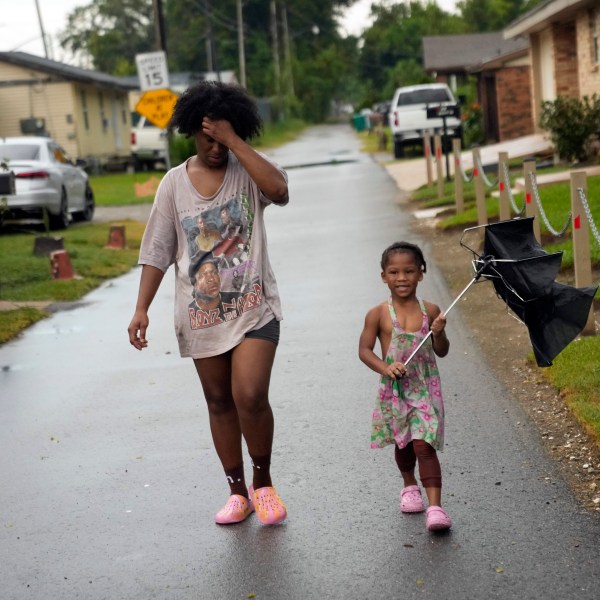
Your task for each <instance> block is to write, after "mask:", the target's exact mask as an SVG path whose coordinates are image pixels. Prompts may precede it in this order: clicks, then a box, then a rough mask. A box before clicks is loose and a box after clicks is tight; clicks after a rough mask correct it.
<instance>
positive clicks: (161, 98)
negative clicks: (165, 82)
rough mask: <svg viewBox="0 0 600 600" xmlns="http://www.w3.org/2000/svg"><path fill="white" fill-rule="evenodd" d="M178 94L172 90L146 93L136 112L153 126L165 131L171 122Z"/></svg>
mask: <svg viewBox="0 0 600 600" xmlns="http://www.w3.org/2000/svg"><path fill="white" fill-rule="evenodd" d="M175 102H177V94H176V93H175V92H172V91H171V90H166V89H165V90H149V91H148V92H144V94H143V95H142V97H141V98H140V99H139V101H138V103H137V104H136V105H135V110H136V111H137V112H138V113H140V115H143V116H144V117H146V119H148V121H150V122H151V123H152V124H154V125H156V126H157V127H160V128H161V129H164V128H165V127H166V126H167V125H168V124H169V121H170V120H171V116H172V115H173V108H174V107H175Z"/></svg>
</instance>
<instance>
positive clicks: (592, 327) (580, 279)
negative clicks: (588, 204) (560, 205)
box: [571, 171, 596, 335]
mask: <svg viewBox="0 0 600 600" xmlns="http://www.w3.org/2000/svg"><path fill="white" fill-rule="evenodd" d="M578 188H581V189H582V190H583V193H584V195H587V178H586V174H585V171H574V172H572V173H571V214H572V215H573V226H572V232H573V233H572V236H573V268H574V271H575V287H590V286H591V285H592V261H591V255H590V227H589V223H588V219H587V215H586V213H585V210H584V208H583V202H582V201H581V197H580V196H579V190H578ZM581 333H582V334H583V335H595V333H596V323H595V319H594V305H593V304H592V306H591V308H590V314H589V316H588V320H587V322H586V324H585V327H584V328H583V330H582V332H581Z"/></svg>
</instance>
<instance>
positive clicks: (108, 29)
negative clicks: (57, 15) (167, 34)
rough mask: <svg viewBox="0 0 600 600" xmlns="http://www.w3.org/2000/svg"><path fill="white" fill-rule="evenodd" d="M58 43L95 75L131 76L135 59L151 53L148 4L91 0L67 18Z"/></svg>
mask: <svg viewBox="0 0 600 600" xmlns="http://www.w3.org/2000/svg"><path fill="white" fill-rule="evenodd" d="M59 40H60V44H61V46H62V47H63V48H65V49H67V50H69V51H71V52H72V53H73V54H74V55H78V54H79V55H87V56H89V57H91V59H92V62H93V65H94V67H95V68H96V69H98V70H99V71H104V72H106V73H111V74H114V75H130V74H134V73H135V72H136V67H135V55H136V54H138V53H140V52H149V51H151V50H154V49H155V43H154V20H153V11H152V0H92V2H90V3H89V4H87V5H85V6H79V7H77V8H75V9H74V10H73V12H71V13H70V14H69V15H68V19H67V27H66V29H65V30H64V31H63V32H62V33H61V34H60V36H59Z"/></svg>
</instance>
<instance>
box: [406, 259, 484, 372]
mask: <svg viewBox="0 0 600 600" xmlns="http://www.w3.org/2000/svg"><path fill="white" fill-rule="evenodd" d="M494 260H495V259H494V257H493V256H491V255H488V256H484V257H483V264H482V265H481V267H479V269H477V271H476V272H475V275H474V276H473V279H471V281H469V283H468V284H467V285H466V286H465V288H464V289H463V291H462V292H461V293H460V294H459V295H458V296H457V297H456V298H455V299H454V300H453V302H452V304H450V306H449V307H448V308H447V309H446V310H445V311H444V312H443V313H442V314H443V315H444V316H446V315H447V314H448V313H449V312H450V311H451V310H452V309H453V308H454V306H455V305H456V303H457V302H458V301H459V300H460V299H461V298H462V297H463V296H464V295H465V294H466V293H467V290H468V289H469V288H470V287H471V286H472V285H473V284H474V283H477V281H478V279H479V278H480V277H481V275H482V274H483V270H484V269H485V268H486V267H487V266H488V265H489V264H490V263H492V262H494ZM431 335H432V333H431V329H430V330H429V331H428V332H427V335H426V336H425V337H424V338H423V339H422V340H421V341H420V342H419V345H418V346H417V347H416V348H415V349H414V350H413V351H412V353H411V355H410V356H409V357H408V358H407V359H406V360H405V361H404V366H406V365H407V364H408V363H409V362H410V361H411V360H412V359H413V358H414V357H415V354H416V353H417V352H418V351H419V350H420V349H421V347H422V346H423V344H424V343H425V342H426V341H427V340H428V339H429V338H430V337H431Z"/></svg>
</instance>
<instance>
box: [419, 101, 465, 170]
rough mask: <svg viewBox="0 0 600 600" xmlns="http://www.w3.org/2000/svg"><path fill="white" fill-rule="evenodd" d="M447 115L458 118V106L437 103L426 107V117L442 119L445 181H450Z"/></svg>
mask: <svg viewBox="0 0 600 600" xmlns="http://www.w3.org/2000/svg"><path fill="white" fill-rule="evenodd" d="M448 117H456V118H457V119H458V118H460V108H459V107H458V105H456V104H448V105H445V106H444V105H441V104H439V105H437V106H428V107H427V118H428V119H442V133H443V136H442V140H443V143H442V146H443V149H444V156H445V157H446V181H450V160H449V158H448V150H449V148H448V146H449V144H448V125H447V122H446V119H448Z"/></svg>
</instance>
